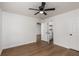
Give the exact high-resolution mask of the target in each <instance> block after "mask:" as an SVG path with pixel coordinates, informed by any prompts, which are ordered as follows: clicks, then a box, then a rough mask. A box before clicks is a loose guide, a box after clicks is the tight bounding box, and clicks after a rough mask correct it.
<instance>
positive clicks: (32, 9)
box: [29, 8, 39, 11]
mask: <svg viewBox="0 0 79 59" xmlns="http://www.w3.org/2000/svg"><path fill="white" fill-rule="evenodd" d="M29 10H36V11H39V10H38V9H34V8H29Z"/></svg>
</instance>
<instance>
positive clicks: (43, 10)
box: [29, 2, 55, 15]
mask: <svg viewBox="0 0 79 59" xmlns="http://www.w3.org/2000/svg"><path fill="white" fill-rule="evenodd" d="M45 5H46V2H42V3H41V6H39V7H38V8H39V9H34V8H29V10H35V11H37V12H36V13H35V14H34V15H37V14H38V13H40V14H44V15H47V13H46V12H45V11H54V10H55V8H48V9H45Z"/></svg>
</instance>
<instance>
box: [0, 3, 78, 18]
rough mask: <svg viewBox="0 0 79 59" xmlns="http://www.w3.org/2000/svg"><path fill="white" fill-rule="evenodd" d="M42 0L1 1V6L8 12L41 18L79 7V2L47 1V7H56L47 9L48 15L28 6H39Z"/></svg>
mask: <svg viewBox="0 0 79 59" xmlns="http://www.w3.org/2000/svg"><path fill="white" fill-rule="evenodd" d="M40 5H41V2H0V8H1V9H2V10H4V11H7V12H12V13H17V14H22V15H26V16H32V17H36V18H39V19H45V18H47V17H51V16H55V15H58V14H61V13H64V12H68V11H71V10H74V9H78V8H79V2H46V6H45V8H56V10H55V11H47V12H46V13H47V14H48V15H43V14H37V15H34V13H36V11H34V10H29V9H28V8H38V7H39V6H40Z"/></svg>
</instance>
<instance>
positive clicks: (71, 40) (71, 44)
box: [65, 18, 78, 50]
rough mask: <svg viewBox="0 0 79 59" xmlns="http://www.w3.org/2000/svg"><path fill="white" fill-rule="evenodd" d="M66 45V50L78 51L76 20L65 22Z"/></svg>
mask: <svg viewBox="0 0 79 59" xmlns="http://www.w3.org/2000/svg"><path fill="white" fill-rule="evenodd" d="M66 23H67V24H66V31H67V32H66V38H65V40H66V43H67V46H68V48H70V49H74V50H78V49H77V40H78V39H77V35H78V32H77V29H78V23H77V20H76V19H75V18H73V19H69V20H67V22H66Z"/></svg>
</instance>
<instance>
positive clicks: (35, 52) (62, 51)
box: [2, 41, 79, 56]
mask: <svg viewBox="0 0 79 59" xmlns="http://www.w3.org/2000/svg"><path fill="white" fill-rule="evenodd" d="M2 56H79V52H78V51H74V50H71V49H66V48H63V47H60V46H57V45H53V44H48V43H46V42H44V41H41V42H40V43H30V44H26V45H22V46H18V47H14V48H9V49H5V50H3V52H2Z"/></svg>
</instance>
